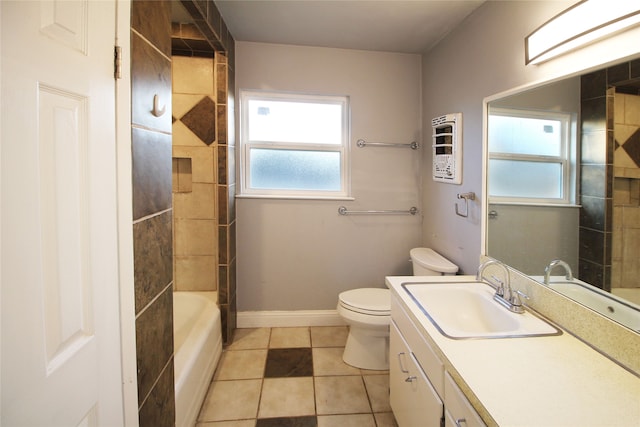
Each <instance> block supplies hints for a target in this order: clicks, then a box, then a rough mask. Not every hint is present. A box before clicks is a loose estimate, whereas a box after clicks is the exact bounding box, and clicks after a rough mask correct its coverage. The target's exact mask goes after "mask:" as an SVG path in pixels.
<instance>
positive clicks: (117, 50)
mask: <svg viewBox="0 0 640 427" xmlns="http://www.w3.org/2000/svg"><path fill="white" fill-rule="evenodd" d="M113 77H114V78H115V79H121V78H122V48H121V47H120V46H114V48H113Z"/></svg>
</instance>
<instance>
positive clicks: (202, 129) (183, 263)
mask: <svg viewBox="0 0 640 427" xmlns="http://www.w3.org/2000/svg"><path fill="white" fill-rule="evenodd" d="M211 56H213V52H212V55H211ZM172 65H173V68H172V76H173V116H174V117H173V216H174V230H173V232H174V289H175V290H178V291H215V290H217V288H218V286H217V285H218V283H217V273H218V271H217V270H218V257H217V253H218V244H217V242H218V236H217V234H218V222H217V220H218V218H217V213H218V211H217V195H216V194H217V191H216V190H217V189H216V184H217V178H218V173H217V167H218V164H217V161H216V157H217V151H218V144H217V143H216V139H217V138H216V114H217V111H216V102H215V94H216V91H215V79H214V69H215V64H214V58H206V57H204V58H203V57H184V56H173V57H172Z"/></svg>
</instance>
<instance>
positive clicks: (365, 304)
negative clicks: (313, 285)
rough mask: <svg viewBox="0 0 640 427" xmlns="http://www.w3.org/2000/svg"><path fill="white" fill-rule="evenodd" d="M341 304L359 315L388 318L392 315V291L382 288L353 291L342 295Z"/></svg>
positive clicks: (340, 297)
mask: <svg viewBox="0 0 640 427" xmlns="http://www.w3.org/2000/svg"><path fill="white" fill-rule="evenodd" d="M339 299H340V304H342V306H343V307H344V308H346V309H349V310H352V311H356V312H358V313H364V314H373V315H376V316H388V315H390V314H391V291H389V289H380V288H360V289H352V290H350V291H345V292H342V293H340V296H339Z"/></svg>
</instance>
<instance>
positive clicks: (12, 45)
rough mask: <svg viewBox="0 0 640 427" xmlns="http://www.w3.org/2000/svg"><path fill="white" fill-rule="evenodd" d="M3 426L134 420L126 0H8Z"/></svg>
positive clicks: (4, 115)
mask: <svg viewBox="0 0 640 427" xmlns="http://www.w3.org/2000/svg"><path fill="white" fill-rule="evenodd" d="M0 7H1V18H2V26H1V29H2V36H1V41H2V72H1V78H2V110H1V112H2V140H1V141H2V145H1V150H2V151H1V156H0V158H1V162H2V177H1V184H2V187H1V198H2V205H1V206H2V215H1V218H2V268H1V273H2V294H1V304H2V319H1V329H2V358H1V362H2V372H1V377H0V378H1V380H2V394H1V397H2V412H1V423H2V425H3V426H47V427H50V426H93V425H101V426H118V425H122V424H123V410H122V372H121V362H120V325H119V303H118V301H119V300H118V298H119V294H118V263H117V259H118V258H117V256H118V252H117V251H118V247H117V237H118V235H117V203H116V157H115V155H116V145H115V142H116V138H115V129H116V128H115V80H114V78H113V46H114V42H115V31H116V16H115V10H116V9H115V8H116V4H115V1H93V0H79V1H70V0H42V1H2V2H1V3H0Z"/></svg>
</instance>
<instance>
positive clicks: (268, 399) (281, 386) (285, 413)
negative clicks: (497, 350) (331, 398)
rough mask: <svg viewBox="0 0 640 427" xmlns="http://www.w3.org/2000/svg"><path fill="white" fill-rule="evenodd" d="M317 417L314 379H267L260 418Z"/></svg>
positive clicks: (263, 389)
mask: <svg viewBox="0 0 640 427" xmlns="http://www.w3.org/2000/svg"><path fill="white" fill-rule="evenodd" d="M304 415H315V404H314V398H313V378H312V377H301V378H265V379H264V384H263V386H262V396H261V398H260V409H259V411H258V418H274V417H298V416H304Z"/></svg>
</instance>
